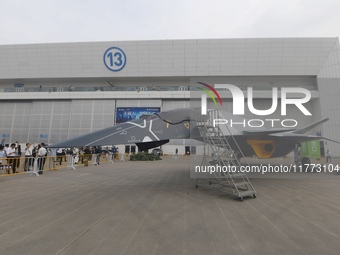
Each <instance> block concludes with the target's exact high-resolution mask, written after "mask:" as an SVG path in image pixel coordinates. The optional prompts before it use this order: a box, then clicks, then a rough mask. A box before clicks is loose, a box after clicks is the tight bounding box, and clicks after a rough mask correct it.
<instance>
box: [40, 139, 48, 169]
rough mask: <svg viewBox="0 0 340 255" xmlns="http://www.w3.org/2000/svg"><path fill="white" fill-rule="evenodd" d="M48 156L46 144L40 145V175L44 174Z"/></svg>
mask: <svg viewBox="0 0 340 255" xmlns="http://www.w3.org/2000/svg"><path fill="white" fill-rule="evenodd" d="M46 156H47V150H46V148H45V144H44V143H41V144H40V149H39V150H38V169H39V171H38V174H43V171H44V165H45V157H46Z"/></svg>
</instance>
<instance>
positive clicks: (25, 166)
mask: <svg viewBox="0 0 340 255" xmlns="http://www.w3.org/2000/svg"><path fill="white" fill-rule="evenodd" d="M124 157H126V155H125V156H124ZM119 160H120V161H122V157H121V155H120V154H117V155H111V154H109V155H106V154H82V155H78V156H75V155H61V156H45V157H7V158H0V176H1V177H2V176H14V175H20V174H27V173H31V174H36V175H39V174H41V173H40V172H41V171H53V170H58V169H62V168H63V169H66V168H73V169H76V167H77V166H88V165H98V164H99V162H100V163H112V162H114V161H119ZM123 160H124V158H123Z"/></svg>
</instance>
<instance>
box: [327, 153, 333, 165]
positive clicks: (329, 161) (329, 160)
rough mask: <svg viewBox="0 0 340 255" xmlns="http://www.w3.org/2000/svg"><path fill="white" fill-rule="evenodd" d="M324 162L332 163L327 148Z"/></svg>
mask: <svg viewBox="0 0 340 255" xmlns="http://www.w3.org/2000/svg"><path fill="white" fill-rule="evenodd" d="M326 163H328V164H331V163H332V154H331V152H330V151H329V150H327V151H326Z"/></svg>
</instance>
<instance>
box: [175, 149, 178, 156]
mask: <svg viewBox="0 0 340 255" xmlns="http://www.w3.org/2000/svg"><path fill="white" fill-rule="evenodd" d="M175 159H178V149H177V148H176V150H175Z"/></svg>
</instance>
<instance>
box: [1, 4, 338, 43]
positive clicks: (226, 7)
mask: <svg viewBox="0 0 340 255" xmlns="http://www.w3.org/2000/svg"><path fill="white" fill-rule="evenodd" d="M339 10H340V1H338V0H324V1H317V0H291V1H287V0H286V1H283V0H233V1H231V0H209V1H207V0H58V1H55V0H53V1H52V0H30V1H27V0H2V1H1V15H0V44H1V45H4V44H26V43H53V42H92V41H93V42H97V41H124V40H158V39H162V40H164V39H202V38H214V39H215V38H257V37H260V38H263V37H339V36H340V26H339V24H340V15H339Z"/></svg>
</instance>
